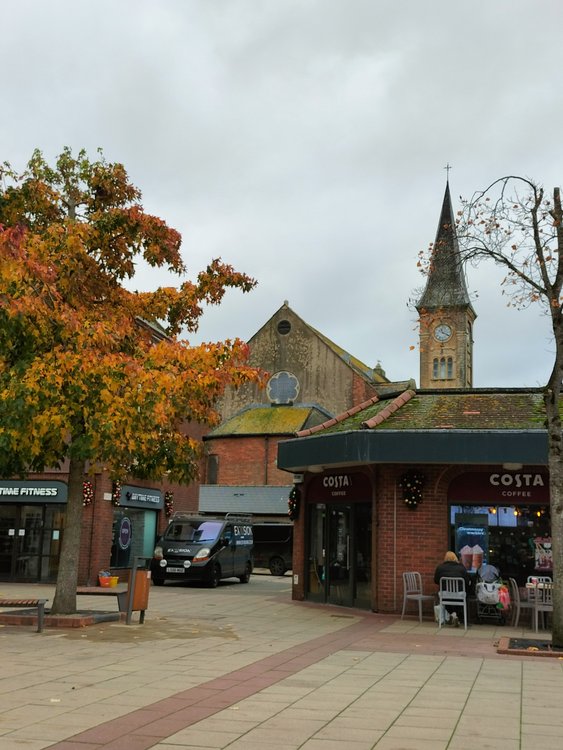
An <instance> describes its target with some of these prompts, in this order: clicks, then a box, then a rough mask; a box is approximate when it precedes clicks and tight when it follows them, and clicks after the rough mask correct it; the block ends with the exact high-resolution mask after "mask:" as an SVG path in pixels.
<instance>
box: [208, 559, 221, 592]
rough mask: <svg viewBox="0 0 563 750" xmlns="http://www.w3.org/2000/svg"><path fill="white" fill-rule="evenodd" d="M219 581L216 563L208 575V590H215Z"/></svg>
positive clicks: (219, 574) (218, 570) (218, 568)
mask: <svg viewBox="0 0 563 750" xmlns="http://www.w3.org/2000/svg"><path fill="white" fill-rule="evenodd" d="M220 580H221V568H220V566H219V565H218V564H217V563H215V565H214V566H213V567H212V568H211V572H210V573H209V581H208V582H207V585H208V586H209V588H210V589H216V588H217V586H218V585H219V581H220Z"/></svg>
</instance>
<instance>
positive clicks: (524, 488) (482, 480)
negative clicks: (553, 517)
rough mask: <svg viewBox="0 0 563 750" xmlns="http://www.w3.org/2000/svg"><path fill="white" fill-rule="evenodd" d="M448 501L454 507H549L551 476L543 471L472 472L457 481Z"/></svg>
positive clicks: (449, 491) (455, 480) (453, 483)
mask: <svg viewBox="0 0 563 750" xmlns="http://www.w3.org/2000/svg"><path fill="white" fill-rule="evenodd" d="M448 499H449V500H450V502H454V503H468V502H469V503H471V502H473V503H475V502H479V503H480V502H483V503H494V502H498V503H507V504H510V505H512V504H514V503H516V502H535V503H544V504H547V503H549V475H548V474H547V472H544V471H517V472H512V471H493V472H491V473H484V472H474V473H473V472H472V473H468V474H462V475H461V476H459V477H456V478H455V479H454V480H453V482H452V483H451V484H450V487H449V490H448Z"/></svg>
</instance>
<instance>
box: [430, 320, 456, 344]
mask: <svg viewBox="0 0 563 750" xmlns="http://www.w3.org/2000/svg"><path fill="white" fill-rule="evenodd" d="M451 335H452V329H451V328H450V327H449V326H448V325H446V324H445V323H441V324H440V325H439V326H436V328H435V329H434V336H435V337H436V340H437V341H447V340H448V339H449V338H450V336H451Z"/></svg>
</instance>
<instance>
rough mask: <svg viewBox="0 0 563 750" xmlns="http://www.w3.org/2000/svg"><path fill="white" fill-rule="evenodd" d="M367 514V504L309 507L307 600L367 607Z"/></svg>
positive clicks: (369, 535)
mask: <svg viewBox="0 0 563 750" xmlns="http://www.w3.org/2000/svg"><path fill="white" fill-rule="evenodd" d="M370 511H371V506H370V504H369V503H354V504H350V505H345V504H341V503H328V504H325V503H316V504H312V505H311V506H310V507H309V580H308V598H309V599H311V600H312V601H319V602H323V603H329V604H338V605H341V606H345V607H361V608H364V609H369V608H370V606H371V590H370V575H369V572H370V571H371V512H370Z"/></svg>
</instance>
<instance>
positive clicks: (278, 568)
mask: <svg viewBox="0 0 563 750" xmlns="http://www.w3.org/2000/svg"><path fill="white" fill-rule="evenodd" d="M285 571H286V567H285V563H284V561H283V557H272V559H271V560H270V573H271V574H272V575H273V576H284V575H285Z"/></svg>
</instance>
